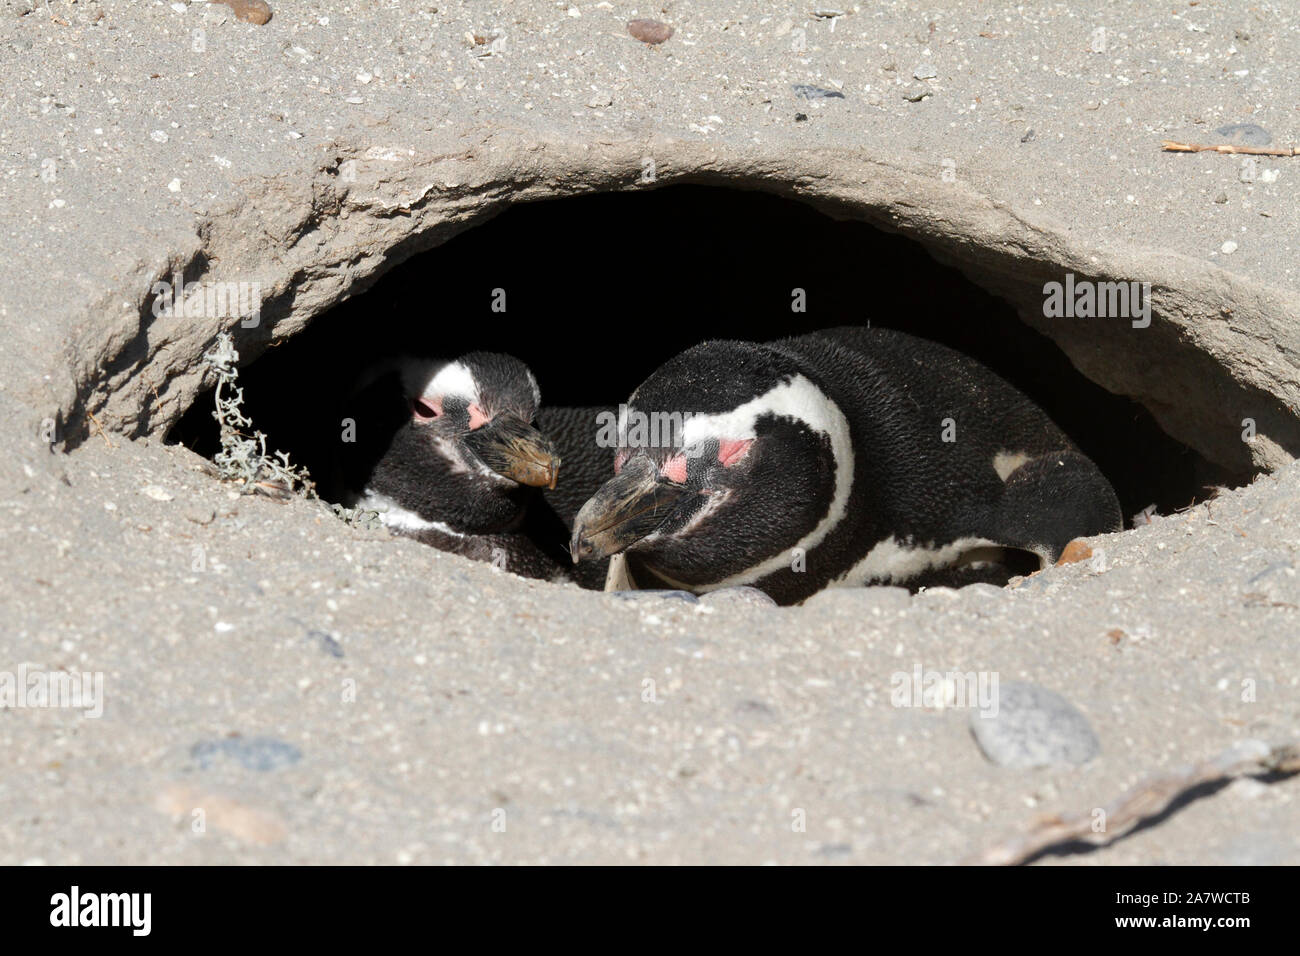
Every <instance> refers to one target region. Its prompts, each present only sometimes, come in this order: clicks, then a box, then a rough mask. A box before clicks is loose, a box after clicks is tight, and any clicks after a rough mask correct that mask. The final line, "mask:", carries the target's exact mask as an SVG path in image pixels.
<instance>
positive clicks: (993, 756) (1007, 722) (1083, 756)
mask: <svg viewBox="0 0 1300 956" xmlns="http://www.w3.org/2000/svg"><path fill="white" fill-rule="evenodd" d="M996 702H997V715H996V716H988V717H984V716H981V713H982V712H981V711H980V710H979V709H974V710H972V711H971V715H970V728H971V733H972V734H974V736H975V740H976V742H977V743H978V744H979V746H980V749H981V750H982V751H984V756H986V757H987V758H988V759H989V760H991V761H992V762H993V763H995V764H998V765H999V766H1002V767H1012V768H1016V769H1027V768H1030V767H1060V766H1078V765H1080V764H1084V763H1087V762H1088V761H1089V760H1091V759H1092V758H1093V757H1095V756H1097V754H1098V753H1099V752H1100V751H1101V743H1100V742H1099V741H1098V740H1097V734H1096V733H1095V732H1094V731H1093V729H1092V725H1091V724H1089V723H1088V718H1086V717H1084V716H1083V714H1081V713H1080V712H1079V711H1078V709H1076V708H1075V706H1074V705H1073V704H1071V703H1070V702H1069V701H1068V700H1066V699H1065V698H1064V697H1062V696H1061V695H1060V694H1058V693H1056V692H1055V691H1050V690H1048V689H1047V688H1046V687H1039V686H1038V685H1037V684H1029V683H1025V682H1023V681H1009V682H1005V683H1001V684H1000V686H999V687H998V692H997V696H996Z"/></svg>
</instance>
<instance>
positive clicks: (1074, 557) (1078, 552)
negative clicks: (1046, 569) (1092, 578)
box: [1056, 538, 1092, 568]
mask: <svg viewBox="0 0 1300 956" xmlns="http://www.w3.org/2000/svg"><path fill="white" fill-rule="evenodd" d="M1091 557H1092V548H1090V547H1089V546H1088V542H1086V541H1081V540H1080V539H1078V538H1075V539H1074V540H1073V541H1071V542H1070V543H1069V544H1067V545H1066V546H1065V550H1064V551H1062V552H1061V556H1060V557H1059V558H1057V559H1056V566H1057V567H1058V568H1059V567H1061V566H1062V565H1066V564H1077V563H1078V562H1080V561H1087V560H1088V559H1089V558H1091Z"/></svg>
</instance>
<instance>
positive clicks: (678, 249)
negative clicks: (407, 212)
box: [168, 185, 1249, 516]
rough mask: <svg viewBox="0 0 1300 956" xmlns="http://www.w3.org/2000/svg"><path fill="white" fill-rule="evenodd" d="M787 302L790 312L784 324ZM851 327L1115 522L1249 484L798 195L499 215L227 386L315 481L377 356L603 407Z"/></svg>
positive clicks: (205, 410)
mask: <svg viewBox="0 0 1300 956" xmlns="http://www.w3.org/2000/svg"><path fill="white" fill-rule="evenodd" d="M495 290H504V296H505V308H506V311H505V312H504V313H501V312H495V311H493V304H494V301H496V302H499V301H500V298H499V294H498V293H496V291H495ZM794 290H803V293H804V296H805V299H806V311H804V312H794V311H792V302H793V301H794V294H795V293H794ZM867 323H869V324H871V325H873V326H880V327H886V328H892V329H899V330H902V331H906V332H910V333H913V334H915V335H919V336H921V337H923V338H928V339H933V340H935V341H938V342H942V343H944V344H946V345H948V346H950V347H953V348H955V349H957V350H959V351H961V352H964V353H966V354H967V355H970V356H972V357H973V358H975V359H978V360H979V361H981V362H983V363H984V364H985V365H987V366H988V367H990V368H991V369H993V370H994V371H995V372H997V373H998V374H1000V375H1001V376H1002V377H1003V378H1005V379H1007V380H1008V381H1010V382H1011V383H1012V384H1013V385H1015V386H1016V387H1017V388H1019V389H1020V390H1021V391H1022V392H1024V393H1025V394H1026V395H1027V396H1029V397H1030V398H1031V399H1032V400H1033V401H1035V402H1036V403H1037V404H1038V405H1039V406H1040V407H1042V408H1043V409H1044V410H1045V411H1046V412H1047V414H1048V415H1049V416H1050V417H1051V418H1052V419H1053V420H1054V421H1055V422H1056V423H1057V424H1058V425H1059V426H1060V427H1061V428H1062V429H1063V430H1064V431H1065V432H1066V433H1067V434H1069V435H1070V436H1071V438H1072V439H1073V440H1074V441H1075V442H1076V444H1077V445H1078V446H1079V447H1080V448H1081V449H1082V451H1083V452H1084V453H1085V454H1087V455H1088V457H1090V458H1091V459H1092V460H1093V461H1094V462H1096V463H1097V465H1098V467H1099V468H1100V469H1101V470H1102V472H1103V473H1104V474H1105V475H1106V476H1107V478H1108V479H1109V480H1110V481H1111V483H1112V485H1113V486H1114V488H1115V491H1116V493H1117V495H1118V496H1119V499H1120V503H1121V506H1122V508H1123V510H1124V514H1125V515H1126V516H1132V515H1134V514H1135V513H1137V512H1138V511H1141V510H1142V509H1144V508H1146V507H1148V506H1150V505H1155V506H1156V508H1157V509H1158V510H1159V511H1160V512H1162V513H1168V512H1170V511H1173V510H1176V509H1179V508H1182V507H1185V506H1187V505H1189V504H1192V503H1193V502H1195V501H1196V500H1200V499H1202V498H1204V497H1206V495H1207V489H1209V488H1210V487H1212V486H1214V485H1216V484H1228V485H1233V484H1240V483H1242V482H1244V481H1245V480H1248V478H1249V476H1233V475H1229V474H1227V473H1225V472H1224V471H1223V470H1222V469H1221V468H1219V467H1217V466H1215V465H1213V464H1212V463H1210V462H1209V461H1207V460H1206V459H1205V458H1203V457H1202V456H1201V455H1199V454H1197V453H1196V452H1195V451H1193V450H1192V449H1190V448H1188V447H1187V446H1185V445H1183V444H1181V443H1180V442H1178V441H1176V440H1175V439H1173V438H1171V437H1170V436H1169V435H1167V434H1166V433H1165V432H1163V431H1162V430H1161V429H1160V427H1159V426H1158V425H1157V424H1156V423H1155V420H1154V419H1153V418H1152V416H1151V415H1150V413H1149V412H1147V411H1146V410H1145V409H1144V408H1143V407H1142V406H1141V405H1139V404H1138V403H1137V402H1135V401H1133V400H1131V399H1129V398H1126V397H1124V396H1119V395H1113V394H1111V393H1109V392H1107V391H1106V390H1105V389H1104V388H1102V387H1101V386H1099V385H1097V384H1095V383H1093V382H1092V381H1090V380H1089V379H1087V378H1086V377H1085V376H1083V375H1082V374H1081V373H1080V372H1079V371H1078V370H1077V369H1075V368H1074V366H1073V365H1072V364H1071V363H1070V361H1069V359H1068V358H1067V357H1066V356H1065V354H1064V353H1063V352H1061V350H1060V349H1059V348H1058V347H1057V346H1056V345H1055V344H1054V343H1053V342H1052V341H1051V340H1050V339H1048V338H1047V337H1045V336H1044V335H1042V334H1041V333H1039V332H1037V331H1035V330H1034V329H1032V328H1030V327H1029V326H1027V325H1025V324H1024V323H1023V322H1021V321H1020V320H1019V318H1018V317H1017V315H1016V313H1015V310H1014V309H1013V308H1012V307H1011V306H1010V305H1009V304H1008V303H1006V302H1005V301H1003V300H1001V299H999V298H996V297H995V296H993V295H991V294H989V293H988V292H985V291H984V290H983V289H981V288H980V287H979V286H978V285H977V284H975V283H974V282H972V281H970V280H969V279H967V278H965V277H964V276H963V275H962V274H961V273H960V272H958V271H957V270H955V269H953V268H950V267H947V266H944V265H941V264H939V263H938V262H937V261H936V260H934V259H933V258H931V256H930V255H929V254H928V253H927V252H926V250H925V248H924V247H923V246H922V245H921V244H919V243H918V242H915V241H913V240H911V239H908V238H905V237H902V236H899V235H895V234H891V233H887V232H884V231H882V230H880V229H877V228H874V227H873V226H870V225H868V224H866V223H863V222H859V221H854V220H846V219H836V218H832V217H830V216H828V215H826V214H825V213H823V212H820V211H818V210H817V209H814V208H813V207H811V206H808V205H805V204H803V203H801V202H798V201H795V200H790V199H785V198H781V197H777V196H773V195H769V194H766V193H761V192H752V191H741V190H735V189H726V188H720V187H712V186H691V185H682V186H669V187H666V188H663V189H659V190H654V191H648V192H635V193H612V194H599V195H591V196H583V197H576V198H567V199H557V200H546V201H539V202H534V203H527V204H518V205H515V206H512V207H510V208H509V209H507V210H506V211H505V212H503V213H501V214H500V215H498V216H496V217H495V218H492V219H490V220H488V221H487V222H485V223H484V224H482V225H480V226H477V227H475V228H472V229H470V230H467V231H466V232H464V233H462V234H460V235H458V236H456V237H454V238H452V239H450V240H449V241H447V242H446V243H444V244H442V245H440V246H438V247H437V248H434V249H432V250H429V251H427V252H422V253H419V254H418V255H416V256H414V257H412V258H410V259H409V260H407V261H405V262H403V263H401V264H399V265H397V266H395V267H394V268H392V269H391V271H389V272H388V273H387V274H386V275H384V276H383V277H382V278H381V279H379V280H378V281H377V282H375V283H374V284H373V286H371V287H370V288H369V289H368V290H367V291H366V292H364V293H363V294H360V295H357V296H354V297H352V298H348V299H345V300H344V301H342V302H340V303H339V304H338V305H336V306H335V307H334V308H332V309H330V310H328V311H326V312H324V313H322V314H321V315H319V316H317V317H316V318H315V319H314V320H313V321H312V322H311V324H310V325H309V326H308V327H307V328H306V329H305V330H304V331H303V332H301V333H299V334H298V335H295V336H293V337H292V338H291V339H289V340H288V341H286V342H284V343H282V344H280V345H278V346H276V347H273V348H270V349H268V350H267V351H266V352H265V353H264V354H262V355H261V356H260V357H259V358H258V359H256V360H255V361H252V362H250V363H248V364H247V365H245V366H244V367H243V368H242V369H241V372H240V383H241V385H242V387H243V389H244V394H245V406H244V408H245V412H246V414H248V415H249V417H251V418H252V420H253V422H254V423H255V425H256V427H258V428H260V429H261V430H263V431H265V432H266V433H267V435H268V437H269V443H268V444H269V446H270V447H271V448H273V449H279V450H283V451H285V452H288V453H289V454H290V456H291V458H292V459H293V460H294V461H295V462H297V463H299V464H301V465H304V466H306V467H307V469H308V470H309V471H310V472H311V473H312V474H313V475H315V476H318V480H319V476H323V475H325V474H327V473H328V472H329V470H330V469H329V467H328V463H329V460H330V458H331V456H332V455H333V453H334V450H335V446H336V443H337V442H338V440H339V429H338V423H337V422H335V421H332V420H331V418H330V414H329V412H330V410H331V409H332V408H333V407H334V404H333V403H334V401H335V399H336V398H337V397H338V396H339V395H340V394H341V393H343V392H344V391H346V390H347V389H348V388H349V386H350V384H351V383H352V382H353V381H354V380H355V378H356V377H357V376H358V375H359V374H360V373H361V372H362V370H364V369H365V368H366V367H368V366H370V365H371V364H373V363H374V362H376V361H378V360H379V359H381V358H384V357H387V356H390V355H395V354H401V353H410V354H417V355H426V356H437V357H448V358H450V357H455V356H457V355H459V354H462V353H464V352H467V351H471V350H476V349H483V350H490V351H502V352H508V353H510V354H513V355H515V356H517V357H518V358H520V359H522V360H524V361H525V362H527V363H528V365H529V366H530V367H531V368H532V370H533V372H534V373H535V375H536V377H537V379H538V382H539V383H540V386H541V391H542V397H543V401H544V402H545V403H546V404H550V405H563V406H572V405H581V406H591V405H616V404H618V403H619V402H621V401H624V400H626V398H627V396H628V395H629V394H630V393H631V391H632V390H633V389H634V388H635V387H636V386H637V385H638V384H639V383H640V382H641V381H642V380H643V379H644V378H646V377H647V376H648V375H649V374H650V373H651V372H653V371H654V370H655V369H656V368H657V367H658V366H659V365H660V364H661V363H662V362H664V361H665V360H666V359H668V358H669V357H671V356H673V355H675V354H676V353H678V352H680V351H682V350H684V349H686V348H688V347H689V346H691V345H694V344H696V343H698V342H700V341H703V340H705V339H708V338H742V339H750V340H757V341H764V340H770V339H775V338H780V337H782V336H786V335H794V334H801V333H804V332H809V331H812V330H815V329H818V328H829V327H834V326H839V325H851V324H867ZM1126 327H1127V323H1120V324H1119V328H1121V329H1123V328H1126ZM1115 334H1123V333H1122V332H1117V333H1115ZM212 409H213V397H212V394H211V393H210V392H209V393H206V394H204V395H201V396H200V397H199V398H198V399H197V400H196V401H195V403H194V405H193V406H192V407H191V408H190V409H189V410H188V411H187V412H186V414H185V415H184V416H183V417H182V419H181V420H180V421H179V422H178V423H177V424H176V426H174V427H173V429H172V430H171V432H170V433H169V435H168V438H169V440H171V441H174V442H180V443H183V444H185V445H186V446H188V447H190V448H192V449H193V450H195V451H197V452H199V453H200V454H203V455H205V456H211V454H213V453H214V452H215V450H216V448H217V434H218V432H217V425H216V423H215V421H214V420H213V417H212ZM321 492H322V495H323V496H324V497H326V498H327V499H330V498H334V497H337V490H336V489H331V488H328V487H322V488H321Z"/></svg>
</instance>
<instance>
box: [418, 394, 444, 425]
mask: <svg viewBox="0 0 1300 956" xmlns="http://www.w3.org/2000/svg"><path fill="white" fill-rule="evenodd" d="M411 413H412V414H413V415H414V416H415V419H416V421H421V422H431V421H433V420H434V419H435V418H437V417H438V416H439V415H441V414H442V409H441V408H439V407H438V406H437V405H436V404H435V403H434V402H430V401H427V400H425V399H423V398H417V399H415V401H413V402H411Z"/></svg>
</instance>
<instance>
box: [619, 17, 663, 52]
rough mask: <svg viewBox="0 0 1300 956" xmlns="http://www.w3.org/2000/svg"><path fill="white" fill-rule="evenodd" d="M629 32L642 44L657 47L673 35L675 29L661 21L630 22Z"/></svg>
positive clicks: (628, 25)
mask: <svg viewBox="0 0 1300 956" xmlns="http://www.w3.org/2000/svg"><path fill="white" fill-rule="evenodd" d="M627 32H628V33H630V34H632V36H634V37H636V38H637V39H638V40H640V41H641V42H642V43H649V44H650V45H651V46H657V45H658V44H660V43H663V42H664V41H665V40H667V39H668V38H669V37H670V36H672V35H673V28H672V27H670V26H669V25H668V24H666V23H664V22H662V21H660V20H629V21H628V24H627Z"/></svg>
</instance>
